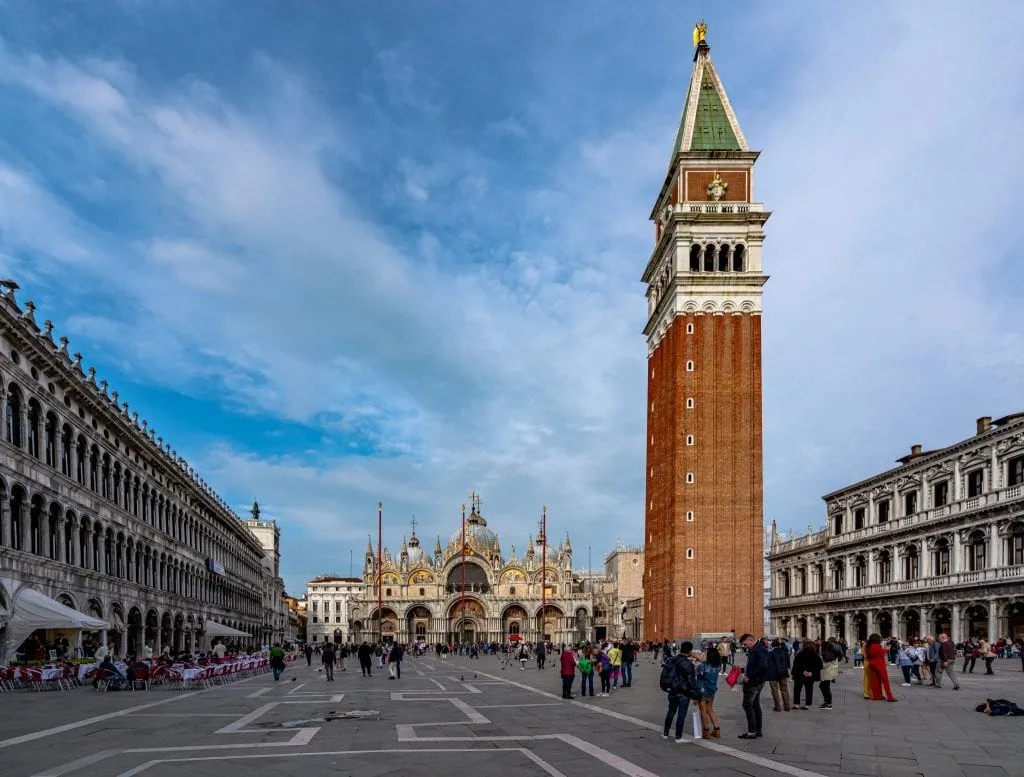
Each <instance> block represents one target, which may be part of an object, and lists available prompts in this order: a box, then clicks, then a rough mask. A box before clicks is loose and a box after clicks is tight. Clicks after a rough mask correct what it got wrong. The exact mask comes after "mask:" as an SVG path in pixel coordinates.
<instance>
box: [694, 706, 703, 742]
mask: <svg viewBox="0 0 1024 777" xmlns="http://www.w3.org/2000/svg"><path fill="white" fill-rule="evenodd" d="M703 736H704V731H703V729H702V727H701V722H700V713H699V712H697V710H694V711H693V738H694V739H702V738H703Z"/></svg>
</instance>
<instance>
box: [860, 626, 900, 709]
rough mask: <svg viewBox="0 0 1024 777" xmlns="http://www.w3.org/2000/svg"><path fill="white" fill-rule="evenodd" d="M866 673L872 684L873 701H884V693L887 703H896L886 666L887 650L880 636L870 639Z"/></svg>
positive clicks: (866, 654)
mask: <svg viewBox="0 0 1024 777" xmlns="http://www.w3.org/2000/svg"><path fill="white" fill-rule="evenodd" d="M865 656H866V660H865V662H864V673H865V674H866V675H867V677H868V679H869V682H870V683H871V700H872V701H882V699H883V693H884V694H885V695H884V698H885V700H886V701H896V697H895V696H893V695H892V688H890V687H889V667H888V665H887V664H886V661H885V659H886V650H885V648H884V647H882V638H881V637H880V636H879V635H878V634H872V635H871V636H870V637H868V644H867V650H866V651H865Z"/></svg>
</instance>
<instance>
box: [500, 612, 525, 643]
mask: <svg viewBox="0 0 1024 777" xmlns="http://www.w3.org/2000/svg"><path fill="white" fill-rule="evenodd" d="M529 620H530V616H529V615H527V613H526V608H525V607H523V606H522V605H519V604H510V605H509V606H508V607H506V608H505V611H504V612H503V613H502V614H501V630H502V633H503V634H504V637H505V641H506V642H507V641H508V640H509V639H510V638H512V637H513V636H520V637H522V636H524V635H525V633H526V625H527V623H528V622H529Z"/></svg>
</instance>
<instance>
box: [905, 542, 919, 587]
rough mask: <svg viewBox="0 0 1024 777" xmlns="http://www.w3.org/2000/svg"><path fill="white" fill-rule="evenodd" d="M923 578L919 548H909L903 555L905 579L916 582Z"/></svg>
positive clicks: (913, 546) (912, 546) (914, 546)
mask: <svg viewBox="0 0 1024 777" xmlns="http://www.w3.org/2000/svg"><path fill="white" fill-rule="evenodd" d="M920 576H921V559H920V557H919V556H918V552H917V546H916V545H911V546H909V547H908V548H907V549H906V551H905V552H904V554H903V579H904V580H916V579H917V578H919V577H920Z"/></svg>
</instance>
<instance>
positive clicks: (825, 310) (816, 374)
mask: <svg viewBox="0 0 1024 777" xmlns="http://www.w3.org/2000/svg"><path fill="white" fill-rule="evenodd" d="M698 17H703V18H705V19H706V20H707V23H708V27H709V29H708V41H709V43H710V45H711V53H712V58H713V60H714V62H715V65H716V67H717V69H718V71H719V74H720V75H721V77H722V79H723V82H724V84H725V88H726V90H727V92H728V94H729V97H730V100H731V102H732V104H733V107H734V109H735V111H736V113H737V115H738V118H739V121H740V124H741V126H742V128H743V131H744V134H745V135H746V137H747V140H748V142H749V144H750V146H751V147H752V148H755V149H760V150H761V151H762V155H761V157H760V159H759V161H758V163H757V172H756V179H755V187H756V188H755V199H757V200H758V201H761V202H763V203H765V206H766V207H767V208H768V209H769V210H771V211H772V212H773V215H772V217H771V219H770V220H769V221H768V223H767V225H766V227H765V229H766V235H767V238H766V242H765V249H764V266H765V271H766V273H767V274H768V275H770V276H771V279H770V281H769V282H768V285H767V286H766V288H765V299H764V308H765V312H764V319H763V327H764V346H763V347H764V457H765V458H764V461H765V517H766V520H768V521H771V520H775V521H776V522H777V523H778V525H779V526H780V527H781V528H782V529H783V530H789V529H794V530H796V531H798V532H801V531H806V530H807V528H808V526H814V527H819V526H821V525H822V524H823V523H824V517H825V513H824V504H823V503H822V501H821V495H823V494H825V493H827V492H829V491H831V490H834V489H837V488H840V487H842V486H844V485H847V484H849V483H852V482H855V481H857V480H860V479H862V478H864V477H868V476H870V475H872V474H875V473H877V472H879V471H882V470H884V469H887V468H888V467H890V466H892V465H893V462H894V460H895V459H897V458H898V457H899V456H901V455H903V454H905V453H907V452H909V448H910V445H911V444H913V443H921V444H923V445H924V446H925V448H930V447H939V446H943V445H948V444H951V443H953V442H955V441H958V440H960V439H963V438H966V437H968V436H970V435H971V434H972V433H973V431H974V420H975V418H977V417H978V416H982V415H991V416H993V417H999V416H1000V415H1005V414H1008V413H1011V412H1015V411H1022V410H1024V396H1022V395H1021V391H1020V387H1021V381H1022V378H1024V337H1022V333H1021V332H1022V329H1021V323H1020V313H1019V310H1020V307H1019V305H1020V299H1021V297H1022V292H1024V269H1022V266H1024V265H1022V262H1021V254H1020V250H1019V246H1020V244H1021V242H1022V237H1024V235H1022V232H1024V227H1022V219H1021V218H1020V216H1019V214H1017V212H1016V211H1017V205H1016V199H1015V196H1016V195H1015V194H1014V192H1015V191H1017V187H1018V182H1019V181H1020V180H1021V179H1022V178H1024V144H1022V143H1021V142H1020V133H1021V127H1022V126H1024V49H1021V47H1020V45H1019V40H1018V38H1019V35H1018V31H1019V30H1020V29H1021V28H1022V27H1024V4H1020V3H1016V2H1006V3H1002V4H1000V3H996V2H993V3H986V4H983V5H982V6H975V7H972V8H971V9H970V13H965V9H964V6H963V5H962V4H953V3H945V2H935V1H934V0H933V1H931V2H905V3H899V4H893V3H885V2H863V3H856V4H841V5H838V4H834V3H833V4H824V3H818V2H806V3H801V2H796V0H793V2H787V3H770V4H769V3H758V2H740V1H737V2H730V3H724V2H722V3H708V2H706V0H705V2H702V3H687V2H680V0H674V1H673V2H669V1H668V0H666V1H665V2H660V1H658V2H656V1H654V0H651V1H650V2H646V1H641V2H634V3H621V2H615V1H614V0H589V1H588V2H585V3H584V2H580V1H578V0H566V1H565V2H562V3H556V4H552V3H549V2H542V1H541V0H523V1H522V2H517V3H508V4H497V3H482V2H475V1H473V0H436V1H435V2H410V1H409V0H404V1H403V2H399V1H397V0H378V1H377V2H373V3H354V2H351V3H342V2H314V1H312V0H310V1H308V2H303V3H299V4H294V3H278V2H270V1H269V0H253V1H252V2H248V3H244V4H240V3H236V2H230V1H221V0H148V1H146V2H143V0H109V1H108V2H105V3H81V2H58V0H54V1H53V2H49V3H45V4H40V3H35V2H32V1H31V0H0V272H2V273H3V275H4V276H8V277H13V278H15V279H16V280H17V282H18V283H19V284H20V286H21V287H22V291H21V292H20V293H19V299H20V300H21V301H22V302H23V303H24V302H25V301H26V300H29V299H31V300H33V301H34V302H35V303H36V305H37V308H38V310H37V313H36V316H37V318H38V319H39V320H40V321H42V320H43V319H52V320H53V322H54V324H55V335H57V336H59V335H66V336H68V337H69V338H70V339H71V349H72V351H81V352H82V353H83V354H84V356H85V364H86V365H90V364H91V365H95V366H96V368H97V372H98V377H99V378H106V379H107V380H108V381H109V382H110V385H111V388H112V389H116V390H118V391H119V392H120V394H121V397H122V398H123V399H124V400H126V401H128V402H129V403H130V404H131V406H132V407H133V408H135V409H138V410H139V411H140V414H141V416H142V417H143V418H146V419H147V420H148V421H149V423H150V425H151V426H153V427H155V428H156V430H157V432H158V434H160V435H161V436H163V437H164V439H165V440H167V441H169V442H170V443H171V444H172V446H173V447H174V448H175V450H176V451H178V453H179V454H181V455H183V456H184V457H185V458H186V459H187V460H188V461H189V462H190V463H192V464H193V465H194V466H195V467H196V469H197V470H198V471H199V472H201V474H202V476H203V477H204V479H206V480H207V481H208V482H209V483H210V484H211V485H212V486H213V487H214V488H215V489H216V490H217V491H218V492H219V493H220V494H221V495H222V496H223V497H224V498H225V499H227V500H228V501H229V503H230V504H231V505H233V506H234V507H235V509H236V510H237V511H238V512H239V513H240V514H244V513H245V512H247V510H248V507H249V505H251V503H252V501H253V499H258V500H259V501H260V504H261V506H262V508H263V516H264V517H265V518H274V519H276V520H277V521H278V522H279V524H280V526H281V531H282V574H283V575H284V577H285V581H286V584H287V588H288V590H289V591H290V592H292V593H301V592H302V591H303V590H304V588H305V581H306V580H307V579H309V578H310V577H312V576H314V575H316V574H320V573H325V572H333V573H337V574H341V575H347V574H349V570H350V566H349V559H350V555H351V556H352V557H353V558H354V570H355V571H356V573H358V572H359V569H360V564H361V558H362V555H363V553H364V551H365V548H366V544H367V535H368V534H369V533H371V532H372V533H375V532H376V517H377V516H376V507H377V503H378V501H380V502H383V504H384V521H385V543H386V544H389V545H391V547H392V549H393V550H397V547H398V545H399V544H400V542H401V537H402V535H403V534H404V533H408V531H409V521H410V519H411V517H412V516H413V515H415V516H416V521H417V533H418V534H419V536H420V537H421V539H422V541H423V543H424V544H425V545H428V546H429V547H430V548H432V546H433V541H434V536H435V535H436V534H441V535H442V537H443V538H447V537H449V536H450V535H451V534H452V533H453V532H455V531H457V530H458V529H459V525H460V518H459V513H460V504H461V503H463V502H466V501H467V499H468V494H469V492H470V491H471V490H475V491H477V492H479V493H480V494H481V495H482V499H483V510H484V514H485V515H486V516H487V518H488V521H489V525H490V526H491V527H492V528H494V529H495V530H496V531H498V532H499V534H500V536H501V539H502V546H503V548H504V549H505V550H506V552H508V551H509V550H510V549H511V546H512V545H518V546H519V547H520V548H522V547H524V546H525V544H526V537H527V534H528V533H530V532H536V529H537V520H538V518H539V517H540V513H541V509H542V506H544V505H546V506H547V508H548V525H549V529H548V534H549V537H550V538H551V540H552V541H556V540H559V539H561V538H562V537H564V535H565V534H566V532H569V533H571V535H572V538H573V548H574V550H575V560H576V565H577V566H580V567H585V566H587V564H588V549H589V554H590V557H591V558H592V562H590V563H592V564H593V565H594V566H598V565H599V563H600V559H602V558H603V556H604V554H605V553H606V552H607V551H609V550H610V549H611V548H612V547H613V546H614V545H615V543H616V542H617V541H619V540H621V541H622V542H624V543H628V544H635V543H640V542H641V541H642V537H643V520H644V510H643V506H644V493H643V487H644V480H643V473H644V453H645V448H644V438H645V429H644V425H645V413H644V408H645V392H646V385H645V366H644V362H645V359H646V354H647V348H646V344H645V341H644V337H643V334H642V329H643V326H644V324H645V318H646V302H645V298H644V286H643V285H642V284H641V283H640V275H641V273H642V271H643V268H644V266H645V264H646V262H647V259H648V257H649V254H650V251H651V248H652V235H653V231H652V227H651V224H650V222H649V221H648V216H649V214H650V210H651V206H652V204H653V200H654V198H655V196H656V195H657V193H658V191H659V189H660V186H661V183H662V181H663V180H664V175H665V172H666V165H667V162H668V157H669V152H670V150H671V144H672V140H673V138H674V136H675V132H676V126H677V122H678V117H679V112H680V110H681V108H682V103H683V98H684V95H685V91H686V88H687V84H688V80H689V75H690V71H691V68H692V54H693V49H692V46H691V41H690V33H691V30H692V27H693V22H694V20H695V19H696V18H698Z"/></svg>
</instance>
